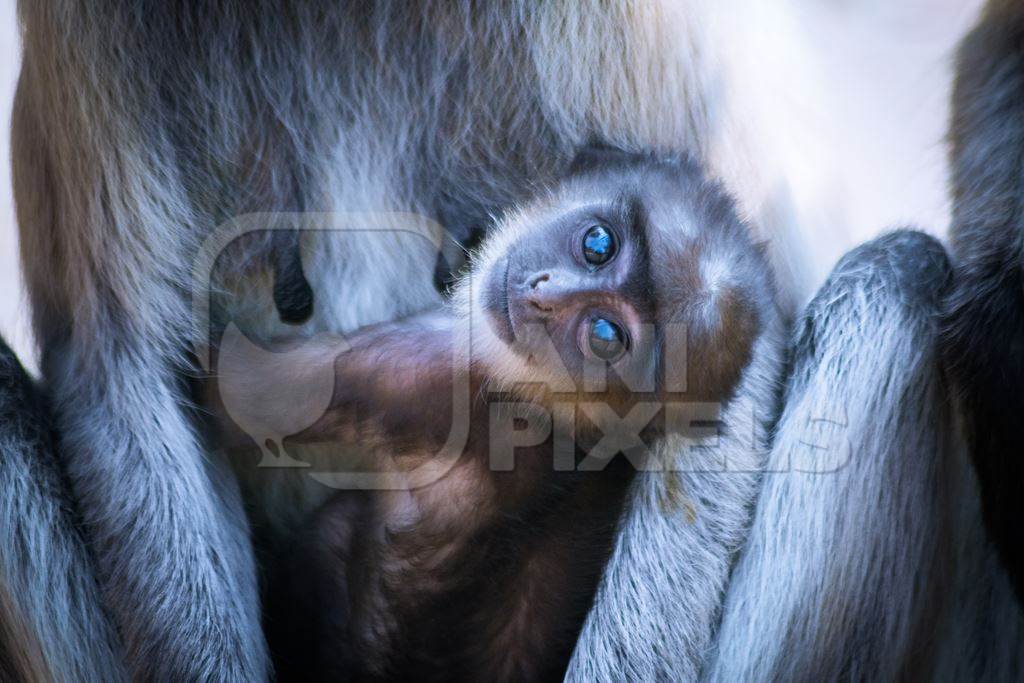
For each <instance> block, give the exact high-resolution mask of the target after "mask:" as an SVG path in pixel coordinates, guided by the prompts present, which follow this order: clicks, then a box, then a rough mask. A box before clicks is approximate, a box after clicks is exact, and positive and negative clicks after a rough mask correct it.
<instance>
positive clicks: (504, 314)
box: [484, 258, 516, 344]
mask: <svg viewBox="0 0 1024 683" xmlns="http://www.w3.org/2000/svg"><path fill="white" fill-rule="evenodd" d="M509 261H510V259H508V258H506V259H505V267H504V268H502V267H500V266H499V267H497V268H494V270H492V271H491V277H490V278H489V281H488V283H487V285H486V289H485V291H484V308H485V309H486V311H487V316H488V317H489V318H490V323H491V328H492V329H493V330H494V333H495V334H496V335H497V336H498V338H499V339H501V340H502V341H503V342H505V343H506V344H511V343H512V342H513V341H515V338H516V334H515V328H514V327H513V326H512V314H511V312H510V311H509V302H508V273H509V265H510V263H509Z"/></svg>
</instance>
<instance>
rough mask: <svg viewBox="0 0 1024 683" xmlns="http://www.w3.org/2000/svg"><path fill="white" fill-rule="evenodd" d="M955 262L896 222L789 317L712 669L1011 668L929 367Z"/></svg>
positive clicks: (952, 674)
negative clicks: (776, 395) (782, 367)
mask: <svg viewBox="0 0 1024 683" xmlns="http://www.w3.org/2000/svg"><path fill="white" fill-rule="evenodd" d="M949 276H950V266H949V263H948V260H947V258H946V255H945V253H944V250H943V248H942V246H941V245H940V244H939V243H938V242H936V241H935V240H934V239H932V238H930V237H927V236H925V235H923V234H921V233H914V232H897V233H894V234H891V235H887V236H884V237H881V238H879V239H877V240H875V241H873V242H871V243H869V244H866V245H864V246H863V247H860V248H858V249H856V250H854V251H853V252H851V253H850V254H848V255H847V256H846V257H845V258H844V259H843V260H842V261H841V262H840V263H839V265H838V266H837V267H836V269H835V271H834V272H833V274H832V276H831V277H830V279H829V280H828V282H827V283H826V284H825V285H824V287H823V288H822V289H821V291H820V292H819V293H818V295H817V297H816V298H815V299H814V300H813V301H812V302H811V304H810V305H809V306H808V308H807V309H806V311H805V313H804V315H803V316H802V318H801V319H800V320H799V321H798V323H797V329H796V341H795V348H794V356H793V368H792V374H791V376H790V378H789V381H788V385H787V387H786V391H785V404H784V408H783V410H782V414H781V417H780V420H779V422H778V425H777V431H776V435H775V438H774V444H773V447H772V451H771V454H770V457H769V460H768V463H767V474H766V476H765V479H764V482H763V489H762V491H761V494H760V498H759V501H758V504H757V509H756V512H755V516H754V520H753V524H752V527H751V531H750V536H749V539H748V542H747V543H746V545H745V547H744V549H743V551H742V554H741V557H740V559H739V561H738V564H737V566H736V568H735V571H734V573H733V577H732V580H731V582H730V584H729V587H728V590H727V593H726V598H725V603H724V613H723V619H722V622H721V627H720V629H719V632H718V636H717V641H718V644H717V651H715V652H714V653H713V654H712V657H711V659H710V660H709V661H708V663H707V664H706V666H705V671H704V676H703V677H704V678H706V679H710V680H723V681H728V680H744V679H750V678H757V679H770V680H808V679H811V678H814V679H819V678H820V679H825V680H833V679H839V678H852V679H872V680H873V679H882V680H884V679H891V678H898V677H900V676H901V675H904V676H905V675H908V674H916V675H917V676H920V677H923V678H931V677H932V676H934V675H939V672H941V677H947V676H948V677H949V678H950V679H955V680H959V679H975V678H981V679H991V680H1001V679H1003V678H1006V677H1007V676H1008V675H1009V677H1010V678H1013V677H1014V676H1013V675H1010V672H1012V671H1013V670H1014V668H1013V667H1014V666H1020V663H1021V662H1020V658H1021V654H1020V648H1019V645H1013V644H1011V643H1012V641H1013V639H1014V638H1017V637H1018V635H1017V634H1019V630H1018V629H1019V628H1020V614H1019V613H1018V612H1017V611H1016V610H1015V609H1014V608H1013V605H1012V600H1009V597H1010V594H1009V586H1008V584H1007V582H1006V579H1005V577H1004V576H1000V575H998V572H996V571H994V565H993V564H992V563H991V558H990V556H989V554H988V551H987V549H986V548H985V541H984V538H983V536H981V535H979V533H978V532H979V531H980V529H979V524H978V520H977V498H976V496H977V494H976V491H975V490H974V488H973V482H972V481H971V477H970V474H969V467H968V466H967V463H966V460H965V459H964V455H963V452H962V448H961V447H960V444H959V441H958V439H957V434H956V432H955V429H954V427H953V425H954V424H955V420H954V416H953V415H952V414H951V411H950V405H949V402H948V400H947V395H948V394H947V391H948V390H947V388H946V386H945V385H944V382H943V379H942V375H941V373H940V372H939V368H938V357H937V332H938V331H937V325H936V315H937V313H938V310H939V302H940V296H941V292H942V290H943V288H944V287H945V286H946V284H947V282H948V280H949ZM981 586H984V588H979V587H981ZM954 596H955V597H954ZM1008 603H1010V604H1009V608H1008V607H1007V604H1008ZM962 624H975V625H978V624H984V627H983V628H974V627H972V628H971V629H970V630H968V631H966V632H960V631H958V630H957V629H958V628H961V626H960V625H962ZM977 633H989V634H990V635H991V637H988V638H984V639H979V638H978V637H977ZM1014 658H1016V659H1017V661H1016V663H1014ZM1017 671H1019V669H1017Z"/></svg>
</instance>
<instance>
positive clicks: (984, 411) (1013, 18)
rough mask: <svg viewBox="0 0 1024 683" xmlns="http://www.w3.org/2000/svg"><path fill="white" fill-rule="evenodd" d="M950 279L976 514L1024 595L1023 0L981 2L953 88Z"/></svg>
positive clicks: (950, 337)
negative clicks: (977, 490)
mask: <svg viewBox="0 0 1024 683" xmlns="http://www.w3.org/2000/svg"><path fill="white" fill-rule="evenodd" d="M951 133H952V140H953V150H952V162H953V190H954V206H953V209H954V210H953V226H952V242H953V252H954V256H955V259H956V261H957V269H956V274H957V277H956V286H955V288H954V290H953V291H952V292H951V294H950V296H949V298H948V300H947V306H946V309H947V310H946V311H945V317H944V321H943V322H944V325H943V327H944V333H945V334H944V339H943V342H944V349H943V357H944V360H945V361H946V364H947V367H948V369H949V371H950V374H951V375H952V377H953V380H954V384H955V388H956V393H957V395H958V397H959V399H960V405H961V406H962V408H963V411H964V417H965V426H966V433H967V439H968V444H969V446H970V449H971V457H972V459H973V461H974V465H975V467H976V469H977V471H978V478H979V480H980V481H981V489H982V494H983V498H982V499H983V503H984V510H985V521H986V523H987V525H988V527H989V529H990V531H991V532H992V534H993V536H994V538H995V541H996V543H997V545H998V547H999V550H1000V552H1001V554H1002V557H1003V560H1004V562H1005V563H1006V565H1007V567H1008V569H1009V570H1010V572H1011V575H1012V576H1013V577H1014V580H1015V584H1016V589H1017V595H1018V597H1019V598H1021V599H1024V534H1022V533H1021V523H1022V522H1024V428H1022V426H1021V419H1022V417H1024V6H1022V5H1021V4H1020V3H1016V2H1012V1H1008V0H1002V1H1001V2H990V3H989V7H988V9H987V11H986V13H985V16H984V18H983V20H982V22H981V24H980V25H979V26H978V27H977V28H976V29H975V30H974V31H973V32H972V33H971V34H970V35H969V37H968V38H967V40H965V42H964V43H963V45H962V46H961V48H960V53H959V64H958V69H957V78H956V87H955V90H954V97H953V127H952V131H951Z"/></svg>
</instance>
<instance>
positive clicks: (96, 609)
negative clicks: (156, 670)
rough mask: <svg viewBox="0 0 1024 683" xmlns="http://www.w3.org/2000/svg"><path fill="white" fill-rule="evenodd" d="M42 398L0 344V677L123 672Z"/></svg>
mask: <svg viewBox="0 0 1024 683" xmlns="http://www.w3.org/2000/svg"><path fill="white" fill-rule="evenodd" d="M54 456H55V451H54V448H53V442H52V439H51V433H50V418H49V414H48V410H47V407H46V404H45V402H44V401H43V398H42V397H41V396H40V395H39V393H38V391H37V390H36V388H35V387H34V386H33V385H32V383H31V380H30V379H29V377H28V375H26V374H25V371H24V370H23V369H22V368H21V366H20V365H19V364H18V361H17V359H16V358H15V357H14V354H13V353H11V351H10V349H8V348H7V346H6V345H5V344H3V342H0V491H2V492H3V495H0V548H3V552H2V553H0V679H2V680H5V681H13V680H24V681H32V682H36V681H38V682H39V683H44V682H47V681H55V682H61V683H65V682H66V683H74V682H76V681H98V680H103V681H119V680H123V679H124V678H125V675H124V669H123V668H122V666H121V661H122V654H121V651H120V646H119V644H118V642H117V637H116V634H115V633H114V630H113V628H112V627H111V624H110V622H109V621H108V619H107V615H106V614H105V613H104V612H103V610H102V609H101V608H100V605H101V601H100V599H99V586H98V585H97V583H96V578H95V574H94V568H93V566H92V564H91V562H90V558H89V556H88V554H87V553H86V547H85V544H84V543H83V540H82V538H81V536H80V534H79V533H78V530H77V528H76V527H75V525H74V519H73V517H72V514H71V505H70V501H69V497H68V493H67V487H66V483H65V481H64V479H63V477H62V475H61V472H60V465H59V463H58V462H57V461H56V458H55V457H54Z"/></svg>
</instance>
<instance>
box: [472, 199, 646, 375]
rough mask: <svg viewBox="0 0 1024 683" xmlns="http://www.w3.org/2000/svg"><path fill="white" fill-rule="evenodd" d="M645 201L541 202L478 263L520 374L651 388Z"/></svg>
mask: <svg viewBox="0 0 1024 683" xmlns="http://www.w3.org/2000/svg"><path fill="white" fill-rule="evenodd" d="M640 208H641V207H640V205H639V202H631V201H628V200H619V199H616V198H611V200H607V201H604V202H600V201H597V202H594V201H582V202H580V203H579V204H574V205H571V206H565V205H561V204H560V203H559V202H555V203H554V205H550V206H543V205H538V206H534V207H532V210H531V211H530V212H529V213H528V214H526V215H524V216H522V217H521V218H522V219H527V220H530V221H531V224H530V226H529V227H528V228H527V229H523V230H514V232H515V233H517V234H516V236H514V237H513V238H512V239H509V240H506V241H505V245H504V246H505V249H504V251H503V253H502V254H500V255H498V256H497V257H496V258H494V260H493V261H492V262H491V263H489V264H488V267H486V268H482V269H480V277H479V280H478V282H477V283H476V286H477V287H480V288H481V297H480V302H481V308H482V310H483V312H484V314H485V318H486V320H487V325H488V327H489V328H490V331H491V333H492V334H493V335H494V336H495V337H496V338H497V340H498V341H500V343H501V344H503V345H504V347H505V353H506V354H512V355H513V356H514V358H515V359H517V360H518V361H519V362H520V363H521V364H522V368H521V370H520V372H518V373H516V374H517V378H518V379H519V380H520V381H538V380H539V381H541V382H544V383H545V384H547V385H549V388H550V389H551V390H553V391H555V392H556V393H570V392H572V393H580V392H584V393H602V392H613V393H617V392H621V390H622V389H623V388H630V389H632V390H633V391H648V392H650V391H654V390H655V388H656V382H655V377H654V372H655V369H656V365H657V364H656V363H655V362H654V361H655V360H656V359H657V355H658V349H656V348H655V343H656V341H657V334H656V330H655V327H654V323H655V317H656V302H655V300H654V299H655V297H654V296H653V292H654V288H653V286H652V283H651V280H650V267H649V262H648V261H649V257H648V253H647V244H646V241H645V238H644V234H643V226H642V225H641V224H640V223H641V221H642V218H641V216H640V215H639V211H640Z"/></svg>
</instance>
